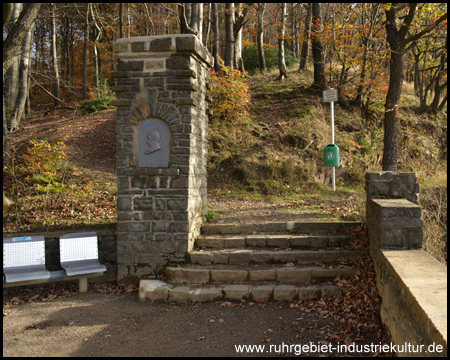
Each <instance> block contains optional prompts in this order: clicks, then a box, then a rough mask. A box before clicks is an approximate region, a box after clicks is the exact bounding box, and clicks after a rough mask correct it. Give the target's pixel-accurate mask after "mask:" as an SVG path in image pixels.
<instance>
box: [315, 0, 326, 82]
mask: <svg viewBox="0 0 450 360" xmlns="http://www.w3.org/2000/svg"><path fill="white" fill-rule="evenodd" d="M321 30H322V17H321V14H320V3H313V4H312V51H313V58H314V83H313V87H318V88H319V89H320V90H323V89H325V86H326V81H325V60H324V54H323V45H322V41H321V40H320V33H321Z"/></svg>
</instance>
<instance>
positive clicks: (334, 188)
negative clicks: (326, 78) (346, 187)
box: [330, 101, 336, 191]
mask: <svg viewBox="0 0 450 360" xmlns="http://www.w3.org/2000/svg"><path fill="white" fill-rule="evenodd" d="M330 106H331V143H332V144H334V101H332V102H331V103H330ZM333 191H336V168H335V167H334V166H333Z"/></svg>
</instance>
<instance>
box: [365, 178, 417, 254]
mask: <svg viewBox="0 0 450 360" xmlns="http://www.w3.org/2000/svg"><path fill="white" fill-rule="evenodd" d="M366 195H367V202H366V214H367V225H368V228H369V239H370V251H371V254H373V252H374V251H377V250H379V249H420V248H421V247H422V239H423V230H422V227H423V220H422V208H421V207H420V205H419V204H418V199H419V185H418V184H417V176H416V174H415V173H396V172H389V171H373V172H367V173H366Z"/></svg>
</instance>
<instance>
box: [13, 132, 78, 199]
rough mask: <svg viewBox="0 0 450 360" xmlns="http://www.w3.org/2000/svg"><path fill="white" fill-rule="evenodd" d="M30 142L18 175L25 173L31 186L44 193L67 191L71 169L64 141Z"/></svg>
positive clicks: (17, 170)
mask: <svg viewBox="0 0 450 360" xmlns="http://www.w3.org/2000/svg"><path fill="white" fill-rule="evenodd" d="M30 144H31V145H32V147H31V148H30V149H29V150H28V152H27V153H25V154H23V155H22V157H21V158H22V160H23V163H22V165H21V166H20V165H19V166H18V167H17V168H16V175H19V174H23V175H24V176H25V180H26V181H27V182H28V183H29V184H30V185H31V186H34V187H35V188H36V189H37V190H39V191H41V192H44V193H59V192H63V191H66V190H67V188H68V185H67V180H68V177H69V173H70V171H69V168H68V163H67V155H66V153H65V147H66V145H65V144H64V142H62V141H58V142H57V143H56V144H50V143H49V142H47V141H46V140H40V141H35V140H31V141H30Z"/></svg>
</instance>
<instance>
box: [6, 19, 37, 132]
mask: <svg viewBox="0 0 450 360" xmlns="http://www.w3.org/2000/svg"><path fill="white" fill-rule="evenodd" d="M33 33H34V23H33V25H32V26H31V28H30V30H29V31H28V33H27V35H26V36H25V38H24V39H23V44H22V54H21V59H20V73H19V93H18V95H17V99H16V104H15V107H14V111H13V113H12V116H11V129H10V130H11V131H14V130H17V129H18V128H19V125H20V120H21V119H22V116H23V113H24V110H25V103H26V101H27V95H28V86H29V80H28V69H29V66H30V58H31V44H32V42H33Z"/></svg>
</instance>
